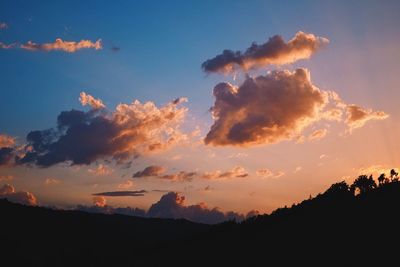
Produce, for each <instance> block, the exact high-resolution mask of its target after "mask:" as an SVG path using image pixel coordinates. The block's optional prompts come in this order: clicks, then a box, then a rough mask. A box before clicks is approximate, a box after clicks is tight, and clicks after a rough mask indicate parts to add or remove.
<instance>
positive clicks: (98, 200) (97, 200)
mask: <svg viewBox="0 0 400 267" xmlns="http://www.w3.org/2000/svg"><path fill="white" fill-rule="evenodd" d="M106 205H107V201H106V198H105V197H102V196H95V197H93V206H95V207H100V208H102V207H105V206H106Z"/></svg>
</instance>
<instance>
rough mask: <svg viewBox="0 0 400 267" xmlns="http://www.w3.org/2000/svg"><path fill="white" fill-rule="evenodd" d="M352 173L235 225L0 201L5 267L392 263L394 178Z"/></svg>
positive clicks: (398, 197)
mask: <svg viewBox="0 0 400 267" xmlns="http://www.w3.org/2000/svg"><path fill="white" fill-rule="evenodd" d="M377 181H378V183H377V182H376V181H375V180H374V179H373V177H372V176H369V177H368V176H365V175H361V176H359V177H358V178H357V179H356V180H355V181H354V183H353V184H352V185H348V184H347V183H346V182H344V181H343V182H339V183H336V184H333V185H332V186H331V187H330V188H329V189H328V190H326V191H325V192H324V193H321V194H319V195H317V196H316V197H314V198H311V197H310V198H309V199H307V200H304V201H302V202H301V203H299V204H295V205H292V206H291V207H284V208H280V209H277V210H275V211H274V212H272V213H271V214H270V215H259V216H256V217H252V218H249V219H247V220H245V221H243V222H235V221H228V222H225V223H221V224H217V225H206V224H199V223H193V222H189V221H187V220H172V219H152V218H140V217H131V216H124V215H104V214H91V213H86V212H82V211H63V210H51V209H46V208H41V207H30V206H23V205H20V204H14V203H10V202H8V201H7V200H0V214H1V219H0V227H1V231H0V248H1V253H2V260H1V261H2V262H3V263H7V264H6V265H4V266H110V267H113V266H282V265H288V264H291V265H293V264H296V265H302V264H304V263H305V264H307V265H318V266H326V265H331V264H340V265H348V264H357V266H360V265H362V264H364V263H368V264H371V263H377V264H379V266H384V265H386V263H388V262H393V261H398V260H399V259H398V257H397V256H396V255H397V251H398V247H399V246H398V243H399V240H400V239H399V237H400V230H399V227H400V225H399V223H400V182H399V180H398V174H397V173H396V172H395V171H394V170H393V171H392V172H391V175H390V177H385V176H384V175H381V176H379V178H378V179H377Z"/></svg>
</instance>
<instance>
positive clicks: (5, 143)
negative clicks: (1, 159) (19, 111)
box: [0, 134, 15, 147]
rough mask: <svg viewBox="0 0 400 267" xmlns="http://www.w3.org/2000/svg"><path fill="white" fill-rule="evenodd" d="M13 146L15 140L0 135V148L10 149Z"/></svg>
mask: <svg viewBox="0 0 400 267" xmlns="http://www.w3.org/2000/svg"><path fill="white" fill-rule="evenodd" d="M13 145H15V138H14V137H12V136H9V135H6V134H0V147H11V146H13Z"/></svg>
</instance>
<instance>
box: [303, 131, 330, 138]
mask: <svg viewBox="0 0 400 267" xmlns="http://www.w3.org/2000/svg"><path fill="white" fill-rule="evenodd" d="M327 134H328V130H327V129H319V130H316V131H314V132H312V133H311V134H310V136H309V137H308V139H309V140H317V139H321V138H324V137H325V136H326V135H327Z"/></svg>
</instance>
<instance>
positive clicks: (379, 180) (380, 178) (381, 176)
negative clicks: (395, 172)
mask: <svg viewBox="0 0 400 267" xmlns="http://www.w3.org/2000/svg"><path fill="white" fill-rule="evenodd" d="M385 179H386V175H385V174H384V173H382V174H381V175H379V177H378V183H379V185H382V184H383V183H384V182H385Z"/></svg>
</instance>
